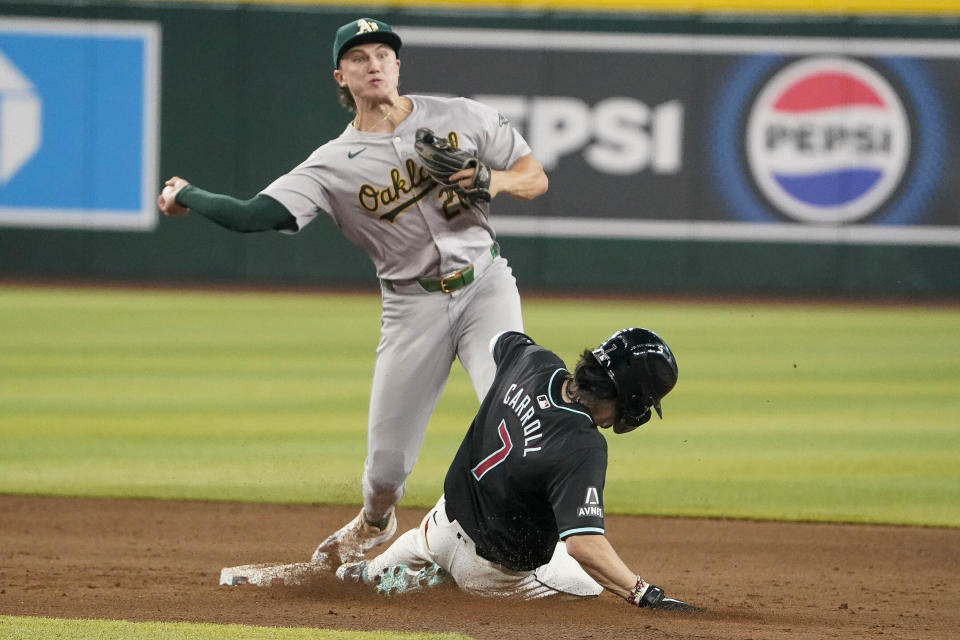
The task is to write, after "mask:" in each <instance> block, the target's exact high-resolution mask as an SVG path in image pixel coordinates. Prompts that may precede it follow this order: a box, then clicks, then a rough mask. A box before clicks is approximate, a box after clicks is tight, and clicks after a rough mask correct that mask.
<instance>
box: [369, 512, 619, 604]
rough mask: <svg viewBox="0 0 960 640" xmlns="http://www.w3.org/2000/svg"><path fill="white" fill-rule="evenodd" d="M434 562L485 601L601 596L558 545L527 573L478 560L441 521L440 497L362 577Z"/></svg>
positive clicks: (452, 526) (459, 533)
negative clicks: (544, 559)
mask: <svg viewBox="0 0 960 640" xmlns="http://www.w3.org/2000/svg"><path fill="white" fill-rule="evenodd" d="M433 562H435V563H437V564H438V565H439V566H440V567H441V568H442V569H443V570H444V571H446V572H447V573H449V574H450V575H451V576H452V577H453V579H454V581H455V582H456V583H457V586H459V587H460V588H461V589H463V590H464V591H468V592H470V593H473V594H475V595H479V596H487V597H513V598H521V599H525V600H532V599H536V598H547V597H558V596H560V597H596V596H598V595H600V593H601V592H602V591H603V587H601V586H600V585H599V584H597V582H596V581H594V579H593V578H591V577H590V576H589V575H587V573H586V572H585V571H584V570H583V568H581V567H580V565H579V564H578V563H577V561H576V560H574V559H573V558H571V557H570V555H569V554H568V553H567V546H566V544H564V543H563V542H558V543H557V547H556V549H555V550H554V554H553V557H552V558H551V559H550V562H548V563H547V564H545V565H543V566H541V567H538V568H537V569H534V570H533V571H513V570H511V569H508V568H506V567H504V566H503V565H500V564H497V563H495V562H490V561H489V560H486V559H484V558H481V557H480V556H478V555H477V553H476V548H475V547H474V544H473V541H472V540H471V539H470V537H469V536H468V535H467V534H466V532H464V531H463V529H462V528H461V527H460V525H459V524H458V523H457V521H456V520H454V521H450V520H449V519H448V518H447V512H446V508H445V500H444V497H443V496H441V497H440V500H439V501H438V502H437V504H436V506H435V507H434V508H433V509H431V510H430V511H429V512H428V513H427V515H426V517H425V518H424V519H423V520H422V521H421V522H420V526H419V527H417V528H416V529H410V530H409V531H407V532H406V533H404V534H403V535H402V536H400V537H399V538H397V540H396V541H395V542H394V543H393V544H392V545H390V548H388V549H387V550H386V551H384V552H383V553H382V554H380V555H379V556H377V557H376V558H374V559H373V560H371V561H370V564H369V566H368V568H367V575H369V576H375V575H377V574H379V573H380V572H381V571H383V570H384V569H387V568H389V567H393V566H396V565H406V566H407V567H409V568H410V569H413V570H419V569H421V568H423V567H425V566H427V565H429V564H430V563H433Z"/></svg>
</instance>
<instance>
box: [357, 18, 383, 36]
mask: <svg viewBox="0 0 960 640" xmlns="http://www.w3.org/2000/svg"><path fill="white" fill-rule="evenodd" d="M372 31H380V25H378V24H377V23H376V22H370V21H369V20H357V33H370V32H372Z"/></svg>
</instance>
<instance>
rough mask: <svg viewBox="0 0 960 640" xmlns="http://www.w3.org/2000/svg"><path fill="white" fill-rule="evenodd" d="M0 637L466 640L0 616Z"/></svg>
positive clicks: (391, 633)
mask: <svg viewBox="0 0 960 640" xmlns="http://www.w3.org/2000/svg"><path fill="white" fill-rule="evenodd" d="M0 637H3V638H9V639H11V640H34V639H35V638H36V639H39V638H43V640H77V639H78V638H81V639H82V638H91V639H93V638H96V640H221V639H222V638H243V639H244V640H390V639H392V638H399V639H400V640H465V639H467V638H468V636H462V635H459V634H455V633H433V634H430V633H400V632H394V631H389V632H387V631H368V632H364V631H329V630H326V629H305V628H283V627H252V626H248V625H239V624H191V623H186V622H125V621H122V620H60V619H57V618H28V617H20V616H0Z"/></svg>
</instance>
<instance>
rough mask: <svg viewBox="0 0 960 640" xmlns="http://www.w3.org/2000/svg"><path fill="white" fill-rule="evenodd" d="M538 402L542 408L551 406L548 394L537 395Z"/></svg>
mask: <svg viewBox="0 0 960 640" xmlns="http://www.w3.org/2000/svg"><path fill="white" fill-rule="evenodd" d="M537 404H538V405H539V406H540V408H541V409H549V408H550V400H549V399H548V398H547V396H537Z"/></svg>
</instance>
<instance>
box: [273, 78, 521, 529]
mask: <svg viewBox="0 0 960 640" xmlns="http://www.w3.org/2000/svg"><path fill="white" fill-rule="evenodd" d="M406 97H407V98H409V99H410V101H411V102H412V104H413V110H412V111H411V113H410V114H409V115H408V116H407V117H406V118H405V119H404V120H403V122H401V123H400V124H399V126H398V127H397V128H396V130H395V131H394V132H393V133H391V134H385V133H364V132H361V131H358V130H357V129H356V128H354V126H353V125H352V124H351V125H348V126H347V128H346V129H345V130H344V132H343V133H342V134H341V135H340V136H339V137H338V138H336V139H334V140H331V141H330V142H328V143H327V144H325V145H323V146H322V147H320V148H319V149H317V150H316V151H314V152H313V153H312V154H311V155H310V157H309V158H307V159H306V160H305V161H304V162H303V163H302V164H300V165H299V166H298V167H296V168H295V169H293V170H292V171H291V172H290V173H288V174H286V175H284V176H281V177H280V178H278V179H277V180H275V181H274V182H273V183H272V184H270V185H269V186H268V187H267V188H266V189H264V190H263V191H262V193H263V194H265V195H267V196H270V197H271V198H273V199H275V200H277V201H279V202H280V203H281V204H283V205H284V206H285V207H286V208H287V210H288V211H290V213H291V214H292V215H293V216H294V217H295V218H296V220H297V224H298V227H299V228H303V227H304V226H305V225H307V224H308V223H309V222H310V221H311V220H313V219H314V218H315V217H316V216H317V215H318V213H319V212H321V211H324V212H326V213H327V214H329V215H330V216H331V217H332V218H333V219H334V221H335V222H336V224H337V225H339V227H340V229H341V230H342V231H343V233H344V235H345V236H346V237H347V238H348V239H349V240H350V241H351V242H353V243H354V244H356V245H358V246H359V247H360V248H362V249H363V250H364V251H365V252H366V253H367V255H369V256H370V259H371V260H372V261H373V263H374V265H375V266H376V270H377V275H378V276H379V277H380V278H381V279H385V280H389V281H394V282H396V281H412V282H414V283H415V282H416V280H415V279H416V278H436V277H445V276H448V275H451V274H453V273H455V272H457V271H460V270H461V269H463V268H465V267H468V266H471V265H472V266H473V274H474V277H475V281H474V282H473V283H472V284H469V285H468V286H465V287H463V288H461V289H458V290H456V291H453V292H452V293H444V292H435V293H426V291H425V290H423V289H419V288H418V285H416V284H414V285H413V286H412V287H410V288H407V289H401V288H397V287H394V285H393V284H391V285H390V286H386V285H384V287H383V289H382V295H383V310H382V311H383V313H382V317H381V328H380V342H379V344H378V346H377V361H376V365H375V367H374V372H373V383H372V386H371V390H370V413H369V418H368V424H367V458H366V462H365V464H364V473H363V483H362V486H363V501H364V512H365V513H366V515H367V516H368V517H370V518H372V519H378V518H379V517H381V516H382V515H384V514H385V513H387V512H388V511H389V509H390V508H391V507H392V506H393V505H394V504H396V503H397V501H399V500H400V498H401V497H402V496H403V493H404V490H405V486H406V478H407V476H408V475H409V474H410V472H411V471H412V469H413V465H414V462H415V461H416V459H417V456H418V454H419V450H420V446H421V444H422V443H423V439H424V435H425V433H426V429H427V423H428V421H429V418H430V415H431V413H432V412H433V408H434V406H435V405H436V403H437V400H438V399H439V397H440V393H441V392H442V390H443V388H444V385H445V384H446V381H447V378H448V376H449V374H450V366H451V364H452V363H453V360H454V359H455V358H458V359H459V360H460V362H461V363H462V364H463V366H464V368H465V369H466V370H467V373H468V374H469V375H470V379H471V381H472V382H473V386H474V390H475V391H476V394H477V397H478V398H482V397H483V396H484V395H485V394H486V390H487V388H488V387H489V385H490V382H491V381H492V380H493V376H494V373H495V371H496V367H495V365H494V363H493V359H492V357H491V356H490V353H489V350H488V348H487V345H488V343H489V340H490V338H491V337H492V336H494V335H496V334H497V333H500V332H502V331H522V330H523V320H522V317H521V312H520V295H519V293H518V292H517V285H516V281H515V280H514V278H513V274H512V272H511V270H510V267H509V266H508V265H507V262H506V260H505V259H504V258H503V257H502V256H500V257H498V256H497V254H496V252H495V251H492V250H491V246H492V244H493V235H494V234H493V230H492V228H491V226H490V223H489V220H488V211H489V208H488V207H489V205H488V204H486V203H481V204H479V205H475V206H473V207H470V208H466V207H462V206H461V204H460V201H459V199H458V197H457V196H456V195H455V194H454V193H451V192H449V191H444V192H443V193H441V190H440V188H439V187H438V186H437V184H436V183H435V182H434V181H433V180H432V179H431V178H430V177H429V176H428V175H427V174H426V172H425V171H424V170H423V169H422V168H421V167H420V164H419V161H418V158H417V155H416V151H415V150H414V141H415V135H416V131H417V129H418V128H420V127H428V128H430V129H431V130H433V131H434V133H435V134H437V135H440V136H445V137H447V138H450V139H451V140H454V141H455V142H456V143H457V146H459V147H460V148H461V149H464V150H467V151H475V152H476V154H477V156H478V157H479V158H480V160H481V161H483V162H484V163H486V164H487V165H488V166H489V167H490V168H491V169H501V170H502V169H508V168H510V167H511V166H513V164H514V163H515V162H516V161H517V160H519V159H520V158H521V157H523V156H525V155H528V154H530V147H529V145H527V143H526V142H525V141H524V140H523V138H522V137H521V136H520V134H519V133H517V131H516V130H515V129H514V128H513V127H512V126H511V125H510V123H509V122H507V121H506V120H505V119H504V118H503V117H502V116H500V114H498V113H497V112H496V111H495V110H493V109H491V108H489V107H486V106H484V105H482V104H480V103H478V102H475V101H473V100H468V99H465V98H436V97H428V96H416V95H414V96H406Z"/></svg>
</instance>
